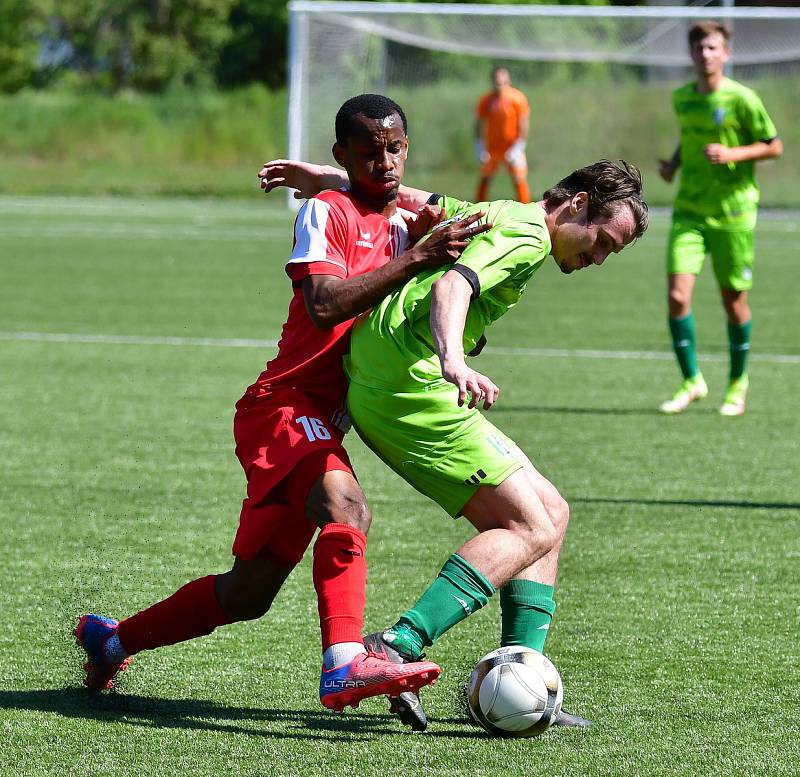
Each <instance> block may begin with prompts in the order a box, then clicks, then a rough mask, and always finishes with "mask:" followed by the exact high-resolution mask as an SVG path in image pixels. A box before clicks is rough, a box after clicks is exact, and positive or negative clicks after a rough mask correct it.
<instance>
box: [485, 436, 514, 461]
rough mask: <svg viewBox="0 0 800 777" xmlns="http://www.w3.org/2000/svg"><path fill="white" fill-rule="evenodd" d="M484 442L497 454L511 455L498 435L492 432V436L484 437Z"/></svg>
mask: <svg viewBox="0 0 800 777" xmlns="http://www.w3.org/2000/svg"><path fill="white" fill-rule="evenodd" d="M486 442H488V443H489V445H491V446H492V447H493V448H494V449H495V450H496V451H497V452H498V453H501V454H502V455H503V456H510V455H511V451H510V450H509V449H508V446H507V445H506V444H505V442H504V441H503V439H502V438H501V437H500V435H498V434H495V433H494V432H492V434H490V435H488V436H487V437H486Z"/></svg>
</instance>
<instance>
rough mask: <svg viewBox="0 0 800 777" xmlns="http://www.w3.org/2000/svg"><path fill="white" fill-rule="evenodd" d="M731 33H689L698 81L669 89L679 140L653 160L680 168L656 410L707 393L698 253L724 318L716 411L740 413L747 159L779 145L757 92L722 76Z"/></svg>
mask: <svg viewBox="0 0 800 777" xmlns="http://www.w3.org/2000/svg"><path fill="white" fill-rule="evenodd" d="M729 41H730V32H729V31H728V29H727V27H725V25H724V24H721V23H719V22H716V21H705V22H698V23H697V24H695V25H693V26H692V28H691V29H690V30H689V53H690V55H691V58H692V62H693V64H694V69H695V74H696V80H695V81H692V82H691V83H689V84H686V85H685V86H682V87H681V88H679V89H677V90H676V91H675V92H674V94H673V104H674V108H675V112H676V113H677V115H678V122H679V124H680V143H679V145H678V147H677V148H676V149H675V153H674V154H673V155H672V157H671V158H670V159H668V160H661V163H660V168H659V172H660V174H661V177H662V178H663V179H664V180H665V181H667V182H670V181H672V179H673V177H674V176H675V172H676V171H677V169H678V168H679V167H680V168H681V176H680V186H679V187H678V194H677V195H676V197H675V204H674V209H673V215H672V229H671V232H670V237H669V244H668V248H667V275H668V284H667V285H668V291H667V296H668V299H667V303H668V310H669V328H670V333H671V334H672V344H673V347H674V349H675V354H676V356H677V357H678V364H679V365H680V369H681V372H682V373H683V382H682V383H681V385H680V387H679V388H678V390H677V392H676V393H675V395H674V396H673V397H672V399H669V400H667V401H666V402H664V403H663V404H662V405H661V410H662V412H664V413H680V412H683V411H684V410H685V409H686V408H687V407H688V406H689V405H690V404H691V403H692V402H694V401H695V400H698V399H703V398H704V397H705V396H706V395H707V394H708V388H707V386H706V382H705V380H704V379H703V376H702V374H701V372H700V370H699V368H698V366H697V355H696V352H695V321H694V315H693V313H692V291H693V289H694V284H695V280H696V278H697V275H698V273H699V272H700V270H701V269H702V266H703V261H704V259H705V256H706V254H711V259H712V262H713V266H714V275H715V276H716V279H717V283H718V285H719V289H720V295H721V297H722V305H723V307H724V308H725V313H726V314H727V317H728V340H729V344H730V374H729V383H728V389H727V391H726V393H725V398H724V400H723V402H722V405H721V407H720V409H719V412H720V413H721V414H722V415H726V416H737V415H742V413H744V410H745V401H746V398H747V389H748V377H747V370H746V367H747V354H748V351H749V349H750V330H751V325H752V317H751V312H750V305H749V302H748V292H749V290H750V288H751V287H752V285H753V259H754V256H753V231H754V228H755V224H756V214H757V210H758V197H759V192H758V186H757V185H756V179H755V163H756V161H758V160H760V159H773V158H775V157H779V156H780V155H781V154H782V153H783V145H782V143H781V141H780V139H779V138H778V137H777V130H776V129H775V125H774V124H773V123H772V120H771V119H770V117H769V115H768V114H767V111H766V110H765V108H764V105H763V103H762V102H761V100H760V98H759V97H758V95H757V94H756V93H755V92H754V91H753V90H752V89H748V88H747V87H746V86H743V85H742V84H739V83H737V82H736V81H733V80H732V79H730V78H727V77H726V76H725V72H724V68H725V63H726V62H727V61H728V59H729V57H730V47H729Z"/></svg>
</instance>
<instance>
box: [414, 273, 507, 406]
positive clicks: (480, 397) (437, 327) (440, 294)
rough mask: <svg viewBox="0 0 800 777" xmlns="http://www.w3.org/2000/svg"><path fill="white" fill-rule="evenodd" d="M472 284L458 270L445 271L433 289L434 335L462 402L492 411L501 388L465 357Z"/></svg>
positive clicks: (444, 368)
mask: <svg viewBox="0 0 800 777" xmlns="http://www.w3.org/2000/svg"><path fill="white" fill-rule="evenodd" d="M471 295H472V286H471V285H470V284H469V282H468V281H467V280H466V278H464V276H463V275H461V274H460V273H458V272H455V271H453V270H451V271H450V272H447V273H445V274H444V275H443V276H442V277H441V278H440V279H439V280H438V281H436V283H434V284H433V288H432V290H431V313H430V320H431V334H432V335H433V343H434V348H435V349H436V354H437V356H438V357H439V363H440V364H441V367H442V376H443V377H444V378H445V380H447V381H449V382H450V383H452V384H453V385H454V386H456V387H457V388H458V404H459V405H463V404H464V402H466V401H467V396H469V397H470V399H469V407H475V406H476V405H477V404H478V403H479V402H483V407H484V408H485V409H486V410H488V409H489V408H490V407H491V406H492V405H493V404H494V403H495V402H496V401H497V397H498V395H499V393H500V389H499V388H498V387H497V386H496V385H495V384H494V383H493V382H492V381H491V380H490V379H489V378H487V377H486V376H485V375H482V374H481V373H479V372H476V371H475V370H473V369H471V368H470V367H469V366H468V365H467V363H466V360H465V358H464V325H465V323H466V320H467V311H468V310H469V303H470V298H471Z"/></svg>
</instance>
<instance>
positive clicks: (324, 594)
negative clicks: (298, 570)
mask: <svg viewBox="0 0 800 777" xmlns="http://www.w3.org/2000/svg"><path fill="white" fill-rule="evenodd" d="M366 547H367V538H366V537H365V536H364V533H363V532H361V531H359V530H358V529H356V528H354V527H352V526H347V525H346V524H342V523H329V524H328V525H327V526H324V527H323V529H322V531H321V532H320V533H319V535H318V536H317V541H316V542H315V543H314V567H313V577H314V588H316V589H317V604H318V605H319V624H320V629H321V630H322V650H323V651H325V650H327V649H328V648H329V647H330V646H331V645H334V644H336V643H337V642H361V640H362V639H363V631H362V630H363V628H364V605H365V604H366V598H367V594H366V589H367V561H366V559H365V558H364V552H365V550H366Z"/></svg>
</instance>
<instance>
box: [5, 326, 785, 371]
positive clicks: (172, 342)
mask: <svg viewBox="0 0 800 777" xmlns="http://www.w3.org/2000/svg"><path fill="white" fill-rule="evenodd" d="M0 340H5V341H15V342H37V343H88V344H104V345H168V346H173V347H178V348H184V347H204V348H275V347H277V345H278V341H277V340H256V339H246V338H214V337H157V336H144V335H99V334H66V333H58V332H0ZM483 352H484V353H486V354H492V355H495V356H521V357H531V358H561V359H624V360H634V361H671V360H672V359H674V358H675V355H674V354H673V353H672V352H671V351H611V350H591V349H584V348H500V347H496V346H488V347H487V348H485V349H484V351H483ZM700 356H701V358H702V359H703V360H704V361H711V362H725V361H727V360H728V355H727V354H722V353H711V354H701V355H700ZM750 359H752V360H753V361H758V362H768V363H771V364H800V354H788V353H787V354H784V353H754V354H752V355H751V356H750Z"/></svg>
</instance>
